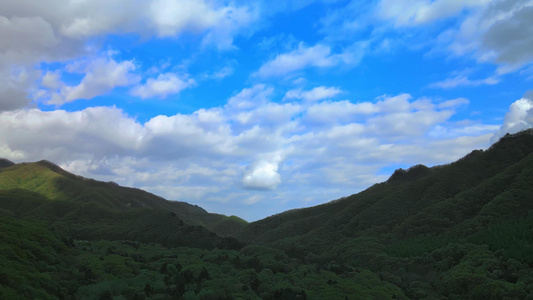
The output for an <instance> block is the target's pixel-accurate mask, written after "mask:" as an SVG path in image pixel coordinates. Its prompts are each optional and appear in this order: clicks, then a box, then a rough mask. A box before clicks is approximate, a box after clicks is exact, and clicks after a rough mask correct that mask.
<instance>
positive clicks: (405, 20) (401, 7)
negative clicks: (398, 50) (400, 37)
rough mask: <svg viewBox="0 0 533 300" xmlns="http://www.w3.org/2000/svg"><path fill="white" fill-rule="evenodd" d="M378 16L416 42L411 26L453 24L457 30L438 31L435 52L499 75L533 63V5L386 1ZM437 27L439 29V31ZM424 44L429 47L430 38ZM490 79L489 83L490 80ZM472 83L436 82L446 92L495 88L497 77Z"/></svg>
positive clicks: (512, 0) (483, 0) (526, 0)
mask: <svg viewBox="0 0 533 300" xmlns="http://www.w3.org/2000/svg"><path fill="white" fill-rule="evenodd" d="M376 13H377V15H378V16H379V17H380V18H382V19H384V20H390V21H391V22H392V24H393V25H394V27H395V29H396V30H398V31H399V32H403V33H406V35H405V36H409V37H412V34H413V33H414V31H412V30H410V29H412V28H411V27H417V26H425V25H426V24H428V23H436V22H437V21H439V20H443V19H449V20H450V22H451V23H452V24H455V25H454V26H448V27H447V28H448V29H445V30H442V31H440V32H437V34H439V36H438V38H437V39H436V41H437V43H436V45H434V50H433V51H441V49H447V50H448V51H449V52H450V53H451V54H453V55H455V56H465V55H468V56H472V57H473V58H474V59H476V60H477V61H478V62H491V63H494V64H496V65H498V69H497V74H499V75H501V74H505V73H509V72H514V71H516V70H519V69H521V68H522V67H524V66H526V65H528V64H531V63H532V62H533V54H532V52H531V51H530V49H531V48H532V47H533V37H532V36H533V29H532V28H533V26H532V25H533V21H532V20H533V1H531V0H508V1H498V0H468V1H460V0H436V1H426V0H414V1H412V0H400V1H397V0H382V1H380V3H379V4H378V6H377V8H376ZM437 28H438V27H437ZM419 43H420V44H427V40H426V37H425V36H424V40H423V41H419ZM486 80H488V81H486ZM486 80H485V81H484V80H478V81H470V80H468V78H466V77H457V78H452V79H449V80H447V81H444V82H441V83H437V85H442V86H443V87H452V86H457V85H480V84H492V83H493V82H496V81H497V78H487V79H486Z"/></svg>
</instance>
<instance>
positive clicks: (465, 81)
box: [429, 75, 500, 89]
mask: <svg viewBox="0 0 533 300" xmlns="http://www.w3.org/2000/svg"><path fill="white" fill-rule="evenodd" d="M498 82H500V80H499V79H498V78H495V77H489V78H485V79H476V80H471V79H469V78H468V77H467V76H465V75H457V76H455V77H453V78H448V79H445V80H443V81H438V82H434V83H432V84H430V85H429V86H430V87H433V88H442V89H449V88H454V87H458V86H479V85H494V84H497V83H498Z"/></svg>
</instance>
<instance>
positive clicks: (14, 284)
mask: <svg viewBox="0 0 533 300" xmlns="http://www.w3.org/2000/svg"><path fill="white" fill-rule="evenodd" d="M532 151H533V130H532V129H529V130H526V131H523V132H520V133H517V134H513V135H506V136H505V137H503V138H502V139H501V140H500V141H499V142H497V143H495V144H494V145H493V146H491V147H490V148H489V149H487V150H485V151H482V150H475V151H473V152H471V153H470V154H468V155H467V156H465V157H464V158H462V159H460V160H458V161H456V162H453V163H451V164H448V165H444V166H436V167H432V168H428V167H426V166H423V165H416V166H413V167H411V168H409V169H407V170H403V169H399V170H396V171H395V172H394V173H393V174H392V175H391V176H390V178H389V179H388V180H387V181H386V182H383V183H379V184H375V185H374V186H372V187H370V188H368V189H367V190H365V191H363V192H361V193H358V194H355V195H351V196H348V197H344V198H341V199H339V200H336V201H332V202H330V203H326V204H322V205H319V206H315V207H310V208H304V209H297V210H291V211H287V212H284V213H281V214H277V215H274V216H271V217H268V218H265V219H263V220H259V221H257V222H252V223H249V224H246V222H244V221H242V220H241V219H239V218H237V217H225V216H222V215H217V214H210V213H207V212H206V211H204V210H203V209H201V208H199V207H197V206H193V205H190V204H187V203H183V202H172V201H167V200H165V199H162V198H160V197H158V196H155V195H153V194H150V193H147V192H144V191H142V190H138V189H132V188H125V187H120V186H118V185H116V184H115V183H106V182H99V181H95V180H92V179H87V178H83V177H79V176H76V175H74V174H71V173H68V172H66V171H64V170H62V169H61V168H59V167H58V166H56V165H54V164H53V163H50V162H47V161H40V162H37V163H22V164H13V163H11V162H9V161H7V160H0V221H1V222H0V226H2V228H1V231H0V234H1V235H2V236H1V238H2V240H4V241H8V242H7V243H3V244H2V245H1V246H0V247H1V250H2V251H0V283H1V287H0V296H3V298H10V297H13V296H14V295H21V297H23V298H43V299H56V298H66V299H70V298H78V299H112V298H113V297H116V299H123V298H126V299H145V298H146V299H148V298H160V299H235V298H241V299H531V298H533V292H532V291H533V276H532V275H531V274H533V268H532V267H533V234H531V233H532V232H533V196H532V195H533V153H532ZM230 236H231V237H230ZM121 297H122V298H121Z"/></svg>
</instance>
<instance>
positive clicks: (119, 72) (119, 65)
mask: <svg viewBox="0 0 533 300" xmlns="http://www.w3.org/2000/svg"><path fill="white" fill-rule="evenodd" d="M66 69H67V70H68V71H70V72H71V73H84V74H85V76H84V77H83V78H82V80H81V82H80V83H79V84H77V85H73V86H69V85H67V84H65V83H63V82H60V80H59V78H58V73H50V72H47V73H46V74H45V76H44V77H43V79H42V85H43V87H48V88H51V89H52V92H51V95H50V99H49V100H48V104H55V105H61V104H64V103H67V102H72V101H74V100H78V99H92V98H94V97H97V96H100V95H103V94H105V93H107V92H109V91H111V90H112V89H114V88H115V87H120V86H129V85H132V84H134V83H136V82H137V81H139V79H140V78H139V77H138V76H137V75H136V74H135V73H133V71H134V70H135V64H134V63H133V61H122V62H117V61H115V60H114V59H113V58H111V57H101V58H97V59H94V60H90V61H89V62H87V63H83V62H81V63H80V62H75V63H73V64H71V65H70V66H67V68H66ZM58 88H59V89H58ZM54 89H58V91H54Z"/></svg>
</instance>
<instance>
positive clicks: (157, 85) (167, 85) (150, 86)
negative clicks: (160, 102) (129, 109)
mask: <svg viewBox="0 0 533 300" xmlns="http://www.w3.org/2000/svg"><path fill="white" fill-rule="evenodd" d="M195 84H196V82H195V81H194V79H191V78H186V77H185V78H183V79H182V78H179V77H178V76H177V75H176V74H173V73H164V74H159V76H157V78H156V79H154V78H149V79H148V80H146V82H145V83H144V84H141V85H137V86H134V87H133V88H132V90H131V94H132V95H134V96H137V97H140V98H142V99H147V98H156V97H157V98H160V99H164V98H166V97H168V96H169V95H174V94H178V93H179V92H181V91H182V90H184V89H186V88H189V87H192V86H194V85H195Z"/></svg>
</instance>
